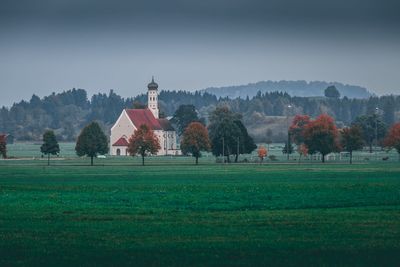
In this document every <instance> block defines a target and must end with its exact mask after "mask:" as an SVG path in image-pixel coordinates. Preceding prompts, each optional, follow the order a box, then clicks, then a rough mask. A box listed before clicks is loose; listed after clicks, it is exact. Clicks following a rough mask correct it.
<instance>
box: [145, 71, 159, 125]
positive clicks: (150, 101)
mask: <svg viewBox="0 0 400 267" xmlns="http://www.w3.org/2000/svg"><path fill="white" fill-rule="evenodd" d="M147 88H148V89H149V90H148V91H147V108H148V109H150V110H151V112H152V113H153V115H154V117H156V118H157V119H158V84H157V83H156V82H154V76H153V77H152V78H151V82H150V83H149V84H148V85H147Z"/></svg>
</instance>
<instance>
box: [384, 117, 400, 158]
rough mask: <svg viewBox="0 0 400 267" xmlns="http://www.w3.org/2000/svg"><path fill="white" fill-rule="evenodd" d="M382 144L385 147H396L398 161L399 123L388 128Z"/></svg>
mask: <svg viewBox="0 0 400 267" xmlns="http://www.w3.org/2000/svg"><path fill="white" fill-rule="evenodd" d="M383 144H384V146H385V147H387V148H390V149H391V148H394V149H396V151H397V153H398V154H399V161H400V123H396V124H394V125H393V126H392V128H390V130H389V133H388V134H387V136H386V138H385V140H384V143H383Z"/></svg>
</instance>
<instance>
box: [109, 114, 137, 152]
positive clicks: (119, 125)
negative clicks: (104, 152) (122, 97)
mask: <svg viewBox="0 0 400 267" xmlns="http://www.w3.org/2000/svg"><path fill="white" fill-rule="evenodd" d="M135 130H136V127H135V125H133V123H132V121H131V120H130V119H129V117H128V114H127V113H126V111H125V110H123V111H122V113H121V115H120V116H119V118H118V120H117V122H116V123H115V124H114V126H113V127H112V128H111V136H110V154H111V155H116V154H117V152H116V151H117V148H116V147H113V146H112V145H113V144H114V143H115V142H117V141H118V139H120V138H121V137H125V138H126V140H127V141H128V140H129V138H130V137H131V136H132V134H133V133H134V131H135Z"/></svg>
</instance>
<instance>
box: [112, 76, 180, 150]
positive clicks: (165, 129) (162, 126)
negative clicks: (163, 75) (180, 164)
mask: <svg viewBox="0 0 400 267" xmlns="http://www.w3.org/2000/svg"><path fill="white" fill-rule="evenodd" d="M147 87H148V92H147V100H148V101H147V108H145V109H124V110H123V111H122V113H121V115H120V116H119V118H118V119H117V121H116V122H115V124H114V126H113V127H112V128H111V136H110V155H115V156H128V155H129V153H128V151H127V148H128V141H129V138H130V137H131V136H132V135H133V133H134V132H135V130H136V129H137V128H139V127H140V126H141V125H142V124H146V125H147V126H148V127H149V128H150V129H152V130H153V131H154V133H155V134H156V136H157V137H158V140H159V142H160V147H161V149H160V150H159V151H158V153H157V155H179V154H180V150H179V149H177V136H176V131H175V129H174V127H172V125H171V123H170V121H169V120H168V119H164V118H161V119H160V118H159V109H158V84H157V83H155V82H154V78H153V79H152V80H151V82H150V83H149V84H148V86H147Z"/></svg>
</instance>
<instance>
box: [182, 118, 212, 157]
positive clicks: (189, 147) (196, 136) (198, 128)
mask: <svg viewBox="0 0 400 267" xmlns="http://www.w3.org/2000/svg"><path fill="white" fill-rule="evenodd" d="M210 148H211V143H210V139H209V138H208V131H207V128H206V127H204V125H203V124H201V123H199V122H192V123H190V124H189V125H188V127H187V128H186V130H185V131H184V133H183V137H182V140H181V149H182V153H183V154H188V153H190V154H192V156H193V157H195V158H196V165H197V164H198V163H199V157H201V151H209V150H210Z"/></svg>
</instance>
